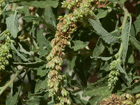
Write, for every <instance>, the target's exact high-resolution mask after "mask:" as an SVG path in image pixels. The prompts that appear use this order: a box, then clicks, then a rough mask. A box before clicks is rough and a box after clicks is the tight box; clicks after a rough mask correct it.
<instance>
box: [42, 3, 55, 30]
mask: <svg viewBox="0 0 140 105" xmlns="http://www.w3.org/2000/svg"><path fill="white" fill-rule="evenodd" d="M44 16H45V21H46V23H47V24H49V25H52V27H56V18H55V15H54V13H53V10H52V7H50V6H48V7H46V8H45V13H44Z"/></svg>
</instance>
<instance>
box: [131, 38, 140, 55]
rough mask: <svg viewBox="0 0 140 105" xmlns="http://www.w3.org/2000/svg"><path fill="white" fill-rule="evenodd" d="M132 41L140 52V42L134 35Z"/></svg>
mask: <svg viewBox="0 0 140 105" xmlns="http://www.w3.org/2000/svg"><path fill="white" fill-rule="evenodd" d="M130 41H131V43H132V44H133V45H134V46H135V47H136V48H137V49H138V50H139V52H140V42H139V41H138V40H137V39H136V38H135V37H133V36H130Z"/></svg>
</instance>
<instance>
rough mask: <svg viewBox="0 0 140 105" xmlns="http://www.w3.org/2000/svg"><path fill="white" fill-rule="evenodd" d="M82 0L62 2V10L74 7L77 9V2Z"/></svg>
mask: <svg viewBox="0 0 140 105" xmlns="http://www.w3.org/2000/svg"><path fill="white" fill-rule="evenodd" d="M81 1H82V0H67V1H63V2H62V8H68V9H71V8H73V7H74V6H75V7H78V6H79V5H78V4H79V2H81Z"/></svg>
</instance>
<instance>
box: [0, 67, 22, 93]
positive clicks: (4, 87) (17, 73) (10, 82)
mask: <svg viewBox="0 0 140 105" xmlns="http://www.w3.org/2000/svg"><path fill="white" fill-rule="evenodd" d="M22 70H23V69H22ZM22 70H19V71H17V72H16V74H15V75H14V76H13V77H12V79H11V80H10V81H9V82H8V83H7V84H6V85H4V86H3V87H1V90H0V95H1V94H2V93H3V92H4V91H5V90H6V89H7V88H8V87H9V86H10V85H11V84H13V82H14V80H15V79H16V78H17V76H18V75H19V73H20V72H21V71H22Z"/></svg>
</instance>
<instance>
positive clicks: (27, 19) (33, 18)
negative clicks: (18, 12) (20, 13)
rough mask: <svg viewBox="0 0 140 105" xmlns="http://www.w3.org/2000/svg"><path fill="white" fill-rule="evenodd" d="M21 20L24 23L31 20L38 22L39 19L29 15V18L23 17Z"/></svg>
mask: <svg viewBox="0 0 140 105" xmlns="http://www.w3.org/2000/svg"><path fill="white" fill-rule="evenodd" d="M23 19H24V20H25V21H26V22H32V21H33V20H36V21H38V20H39V19H40V18H39V17H36V16H32V15H29V16H24V17H23Z"/></svg>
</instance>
